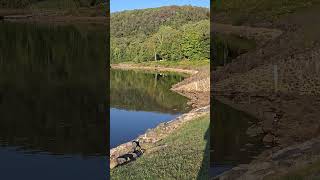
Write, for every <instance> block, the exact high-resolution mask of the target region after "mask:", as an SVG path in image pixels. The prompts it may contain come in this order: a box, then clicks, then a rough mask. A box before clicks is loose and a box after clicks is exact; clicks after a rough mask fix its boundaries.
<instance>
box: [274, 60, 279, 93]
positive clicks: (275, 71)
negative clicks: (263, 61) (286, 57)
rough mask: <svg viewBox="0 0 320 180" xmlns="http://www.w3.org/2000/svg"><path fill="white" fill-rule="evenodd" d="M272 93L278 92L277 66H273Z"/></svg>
mask: <svg viewBox="0 0 320 180" xmlns="http://www.w3.org/2000/svg"><path fill="white" fill-rule="evenodd" d="M273 79H274V91H275V92H278V65H273Z"/></svg>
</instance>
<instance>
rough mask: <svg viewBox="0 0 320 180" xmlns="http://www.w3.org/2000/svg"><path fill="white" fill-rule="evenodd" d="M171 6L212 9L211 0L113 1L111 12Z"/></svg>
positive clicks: (111, 2)
mask: <svg viewBox="0 0 320 180" xmlns="http://www.w3.org/2000/svg"><path fill="white" fill-rule="evenodd" d="M170 5H178V6H181V5H192V6H201V7H207V8H209V7H210V0H111V1H110V10H111V12H118V11H124V10H133V9H145V8H153V7H160V6H170Z"/></svg>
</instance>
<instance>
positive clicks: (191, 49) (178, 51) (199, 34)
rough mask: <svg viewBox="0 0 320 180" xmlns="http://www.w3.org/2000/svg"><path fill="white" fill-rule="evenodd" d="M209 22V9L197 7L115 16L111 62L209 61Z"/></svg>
mask: <svg viewBox="0 0 320 180" xmlns="http://www.w3.org/2000/svg"><path fill="white" fill-rule="evenodd" d="M209 19H210V11H209V9H207V8H201V7H193V6H166V7H160V8H149V9H142V10H130V11H122V12H115V13H112V14H111V29H110V31H111V62H112V63H118V62H124V61H134V62H142V61H154V60H182V59H188V60H201V59H209V58H210V56H209V54H210V22H209Z"/></svg>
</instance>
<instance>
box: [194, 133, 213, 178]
mask: <svg viewBox="0 0 320 180" xmlns="http://www.w3.org/2000/svg"><path fill="white" fill-rule="evenodd" d="M209 131H210V127H208V129H207V131H206V133H205V135H204V137H203V138H204V140H205V141H207V143H206V146H205V149H204V154H203V158H202V163H201V167H200V170H199V173H198V177H197V180H203V179H209V162H210V158H209V157H210V156H209V155H210V153H209V150H210V133H209Z"/></svg>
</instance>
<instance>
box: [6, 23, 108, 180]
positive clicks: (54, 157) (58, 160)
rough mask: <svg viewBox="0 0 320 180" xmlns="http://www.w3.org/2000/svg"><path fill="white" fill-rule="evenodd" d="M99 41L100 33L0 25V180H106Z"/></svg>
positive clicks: (86, 29) (103, 61) (69, 27)
mask: <svg viewBox="0 0 320 180" xmlns="http://www.w3.org/2000/svg"><path fill="white" fill-rule="evenodd" d="M105 37H106V33H105V28H104V27H103V26H102V27H98V26H88V25H86V26H73V25H53V24H33V23H30V24H24V23H9V22H4V23H0V114H1V118H0V159H1V162H0V169H1V175H0V179H48V178H49V177H48V174H49V175H50V178H52V179H66V178H67V179H78V178H79V179H103V178H104V177H105V176H106V166H107V165H106V154H107V152H108V151H107V143H108V137H106V136H107V132H106V130H107V110H106V109H107V108H106V102H107V99H106V98H107V95H106V92H107V91H106V89H107V87H106V84H107V81H106V78H107V77H106V70H105V67H106V58H105V57H106V56H107V55H106V51H105V48H106V47H105V39H106V38H105ZM16 169H19V172H18V173H13V172H15V170H16ZM50 178H49V179H50Z"/></svg>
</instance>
